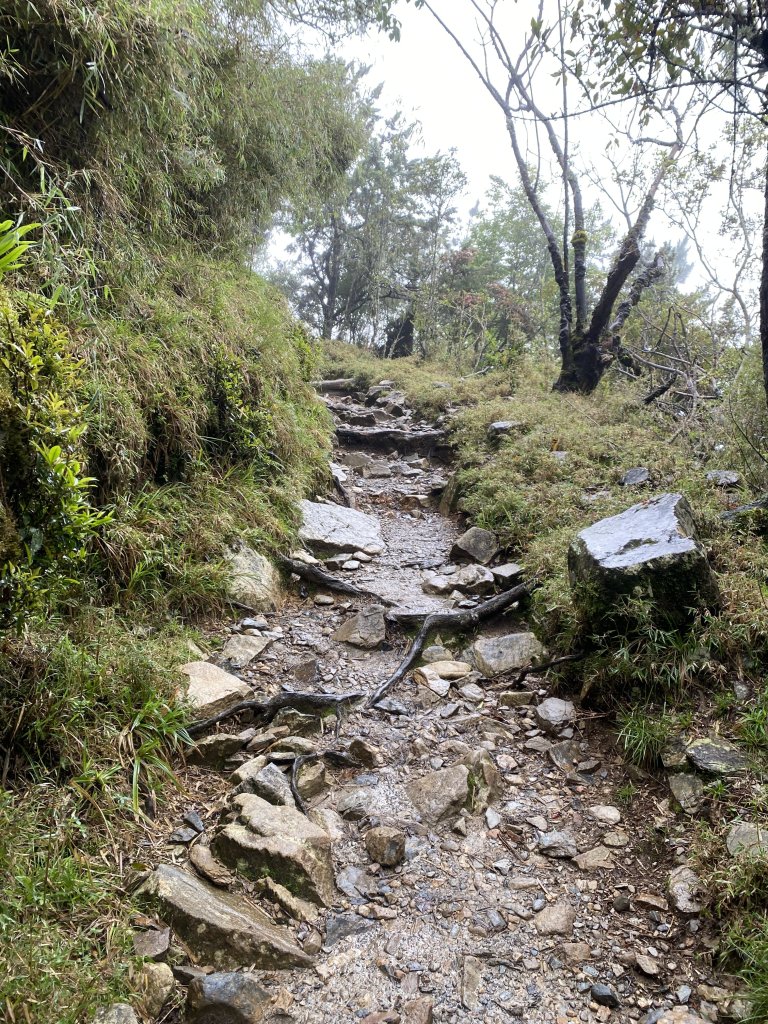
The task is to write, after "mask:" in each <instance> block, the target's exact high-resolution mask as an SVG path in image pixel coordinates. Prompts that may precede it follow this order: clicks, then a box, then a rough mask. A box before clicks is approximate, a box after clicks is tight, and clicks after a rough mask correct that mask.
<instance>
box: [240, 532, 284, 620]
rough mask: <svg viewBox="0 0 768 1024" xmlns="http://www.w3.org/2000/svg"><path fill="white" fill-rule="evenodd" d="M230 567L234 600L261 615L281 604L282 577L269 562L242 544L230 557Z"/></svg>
mask: <svg viewBox="0 0 768 1024" xmlns="http://www.w3.org/2000/svg"><path fill="white" fill-rule="evenodd" d="M227 563H228V565H229V570H230V583H229V597H230V599H231V600H233V601H235V602H237V603H238V604H244V605H247V606H248V608H249V609H250V608H252V609H254V610H256V611H259V612H265V611H272V610H273V609H275V608H277V607H278V606H279V605H280V604H281V602H282V594H283V591H282V584H281V582H280V574H279V573H278V571H277V569H275V567H274V565H272V563H271V562H270V561H269V559H267V558H265V557H264V556H263V555H260V554H259V553H258V552H257V551H254V550H253V549H252V548H249V547H248V545H247V544H242V543H240V544H239V545H238V546H237V547H236V548H234V549H232V550H230V551H229V552H228V553H227Z"/></svg>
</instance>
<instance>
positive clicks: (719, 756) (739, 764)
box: [686, 736, 747, 775]
mask: <svg viewBox="0 0 768 1024" xmlns="http://www.w3.org/2000/svg"><path fill="white" fill-rule="evenodd" d="M686 754H687V756H688V760H689V761H690V762H691V764H692V765H693V767H694V768H697V769H698V770H699V771H700V772H705V773H706V774H707V775H740V774H741V773H742V772H744V771H746V769H747V756H746V754H745V753H744V751H743V750H740V749H739V747H737V746H736V745H735V744H733V743H731V742H730V740H725V739H723V738H722V737H721V736H707V737H705V738H704V739H700V740H694V741H693V742H692V743H689V744H688V746H687V747H686Z"/></svg>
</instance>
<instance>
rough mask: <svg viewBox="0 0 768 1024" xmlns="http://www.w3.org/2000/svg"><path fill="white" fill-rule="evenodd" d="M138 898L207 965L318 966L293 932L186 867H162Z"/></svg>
mask: <svg viewBox="0 0 768 1024" xmlns="http://www.w3.org/2000/svg"><path fill="white" fill-rule="evenodd" d="M138 894H139V896H140V897H141V899H142V900H143V901H144V902H145V903H147V904H149V905H150V906H151V907H152V908H153V909H154V910H156V911H157V913H158V914H159V915H160V917H162V919H163V920H164V921H166V922H167V923H168V924H170V925H171V926H172V927H173V929H174V931H175V932H176V934H177V935H178V936H179V938H180V939H181V940H182V942H184V943H185V944H186V945H187V946H188V947H189V949H190V950H191V952H192V953H193V955H194V956H195V957H197V958H198V959H199V960H200V961H202V962H203V963H209V964H212V965H213V966H214V967H218V968H222V967H223V968H236V967H240V966H242V965H243V964H256V965H257V966H258V967H259V968H260V969H263V970H275V969H282V968H287V967H308V966H309V965H310V964H311V962H312V961H311V959H310V957H308V956H307V955H306V953H304V952H303V951H302V950H301V949H299V947H298V946H297V945H296V944H295V943H294V941H293V937H292V936H291V934H290V932H289V931H287V929H285V928H280V927H278V926H277V925H275V924H274V923H273V922H272V919H271V918H270V917H268V916H267V915H266V914H265V913H264V912H263V911H261V910H258V909H257V908H256V907H253V906H251V904H249V903H246V902H245V901H244V900H242V899H240V898H239V897H237V896H232V895H230V894H229V893H223V892H219V891H217V890H216V889H214V888H213V887H212V886H210V885H207V884H206V883H205V882H203V881H201V880H200V879H199V878H197V877H195V876H194V875H190V874H189V873H188V872H186V871H184V870H182V868H179V867H175V866H172V865H170V864H161V865H160V866H159V867H158V868H156V869H155V870H154V871H153V872H152V874H151V875H150V876H149V878H148V879H147V881H146V882H144V884H143V885H142V886H141V888H140V889H139V893H138Z"/></svg>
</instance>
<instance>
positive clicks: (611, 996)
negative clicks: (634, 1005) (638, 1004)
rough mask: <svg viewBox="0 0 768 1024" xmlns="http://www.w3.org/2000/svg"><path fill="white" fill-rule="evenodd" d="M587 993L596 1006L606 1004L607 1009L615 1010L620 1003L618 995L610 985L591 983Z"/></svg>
mask: <svg viewBox="0 0 768 1024" xmlns="http://www.w3.org/2000/svg"><path fill="white" fill-rule="evenodd" d="M589 994H590V996H591V997H592V999H593V1000H594V1001H595V1002H596V1003H597V1004H598V1006H607V1007H608V1008H609V1009H611V1010H615V1009H616V1008H617V1007H618V1006H620V1005H621V1003H620V1002H619V997H618V996H617V995H616V993H615V992H614V991H613V989H612V988H611V986H610V985H601V984H597V985H593V986H592V988H591V989H590V990H589Z"/></svg>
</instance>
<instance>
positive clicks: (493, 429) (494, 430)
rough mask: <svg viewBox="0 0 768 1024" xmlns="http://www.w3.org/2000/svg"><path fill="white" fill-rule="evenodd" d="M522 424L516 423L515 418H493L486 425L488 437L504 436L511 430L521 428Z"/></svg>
mask: <svg viewBox="0 0 768 1024" xmlns="http://www.w3.org/2000/svg"><path fill="white" fill-rule="evenodd" d="M524 426H525V424H523V423H518V422H517V421H516V420H495V421H494V422H493V423H491V424H490V425H489V427H488V437H489V438H491V439H492V440H494V439H498V438H501V437H505V436H506V435H507V434H511V433H512V431H513V430H521V429H522V428H523V427H524Z"/></svg>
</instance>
